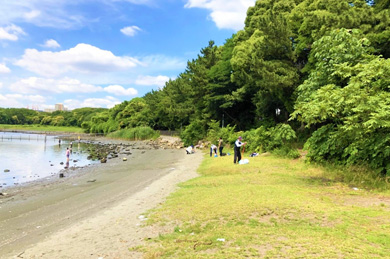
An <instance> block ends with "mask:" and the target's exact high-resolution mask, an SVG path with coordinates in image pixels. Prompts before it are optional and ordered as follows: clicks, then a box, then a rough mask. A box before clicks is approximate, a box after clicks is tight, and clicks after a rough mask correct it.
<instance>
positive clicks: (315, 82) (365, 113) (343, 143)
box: [293, 30, 390, 173]
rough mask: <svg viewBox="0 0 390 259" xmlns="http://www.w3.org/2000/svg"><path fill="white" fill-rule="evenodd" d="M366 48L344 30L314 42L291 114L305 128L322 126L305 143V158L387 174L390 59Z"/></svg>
mask: <svg viewBox="0 0 390 259" xmlns="http://www.w3.org/2000/svg"><path fill="white" fill-rule="evenodd" d="M341 44H343V45H344V46H347V47H346V48H345V47H340V45H341ZM367 44H368V43H367V40H366V39H364V38H363V39H359V38H358V34H356V33H349V32H348V31H346V30H340V31H333V32H332V33H331V34H330V35H329V36H325V37H323V38H321V39H320V40H319V41H318V42H316V43H315V44H313V51H312V54H311V55H313V56H314V58H312V59H311V60H312V61H311V62H315V65H314V66H313V67H314V68H315V69H314V70H313V71H312V73H311V74H310V76H309V78H308V80H306V81H305V82H304V84H302V85H301V86H300V87H299V96H298V102H297V104H296V110H295V112H294V113H293V116H294V117H295V118H298V119H299V120H300V121H302V122H303V123H306V124H307V125H308V126H310V125H324V126H322V127H321V128H319V129H318V130H317V131H315V132H314V134H313V135H312V137H311V138H310V139H309V140H308V142H307V144H306V148H307V149H308V151H309V153H308V158H309V159H311V160H314V161H321V160H328V161H333V162H337V163H342V164H348V165H351V164H363V165H368V166H370V167H371V168H373V169H376V170H378V171H380V172H382V173H386V172H387V173H389V172H390V171H389V169H390V166H389V165H388V163H387V161H386V160H387V158H386V157H387V156H388V155H389V154H390V153H389V149H388V148H387V147H388V145H389V139H388V138H387V136H388V135H389V133H390V116H389V111H390V101H389V98H390V92H389V86H390V61H389V60H385V59H382V58H380V57H376V56H373V55H370V54H369V48H368V47H365V46H366V45H367ZM326 52H327V53H329V54H328V57H329V58H325V57H324V56H325V55H326V54H325V53H326ZM337 53H340V54H339V55H338V54H337Z"/></svg>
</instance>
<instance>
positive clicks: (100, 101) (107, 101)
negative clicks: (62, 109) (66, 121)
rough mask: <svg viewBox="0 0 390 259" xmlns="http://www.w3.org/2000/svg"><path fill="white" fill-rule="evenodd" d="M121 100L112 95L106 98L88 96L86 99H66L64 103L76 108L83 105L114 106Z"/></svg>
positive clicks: (70, 107) (95, 106)
mask: <svg viewBox="0 0 390 259" xmlns="http://www.w3.org/2000/svg"><path fill="white" fill-rule="evenodd" d="M120 103H121V101H120V100H118V99H117V98H115V97H112V96H106V97H105V98H88V99H85V100H81V101H80V100H75V99H68V100H65V101H64V104H65V106H66V107H68V109H71V110H73V109H76V108H81V107H92V108H99V107H104V108H112V107H114V106H115V105H117V104H120Z"/></svg>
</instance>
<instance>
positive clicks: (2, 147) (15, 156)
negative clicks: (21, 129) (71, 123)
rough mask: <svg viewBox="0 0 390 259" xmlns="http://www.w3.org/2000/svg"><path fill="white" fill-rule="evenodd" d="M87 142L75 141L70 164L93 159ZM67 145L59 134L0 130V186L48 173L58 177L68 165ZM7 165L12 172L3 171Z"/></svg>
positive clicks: (4, 186)
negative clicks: (59, 140) (88, 151)
mask: <svg viewBox="0 0 390 259" xmlns="http://www.w3.org/2000/svg"><path fill="white" fill-rule="evenodd" d="M87 145H88V144H84V143H77V141H74V142H73V148H72V154H71V156H70V161H69V167H74V166H77V167H79V166H85V165H89V164H91V163H93V162H92V161H90V160H87V156H88V153H87V151H86V149H87ZM68 146H69V142H68V141H61V145H59V143H58V137H57V136H45V135H43V134H24V133H10V132H0V186H1V187H2V188H6V187H9V186H14V185H17V184H21V183H25V182H29V181H34V180H38V179H42V178H46V177H59V176H58V174H59V172H60V171H61V170H62V169H64V167H65V166H66V156H65V152H66V148H67V147H68ZM74 160H77V162H74ZM61 162H63V164H62V165H61V164H60V163H61ZM6 169H8V170H9V172H4V171H5V170H6Z"/></svg>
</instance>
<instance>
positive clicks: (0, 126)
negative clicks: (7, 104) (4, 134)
mask: <svg viewBox="0 0 390 259" xmlns="http://www.w3.org/2000/svg"><path fill="white" fill-rule="evenodd" d="M0 130H17V131H18V130H20V131H40V132H68V133H83V129H82V128H78V127H61V126H47V125H39V124H38V125H8V124H0Z"/></svg>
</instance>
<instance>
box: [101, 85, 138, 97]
mask: <svg viewBox="0 0 390 259" xmlns="http://www.w3.org/2000/svg"><path fill="white" fill-rule="evenodd" d="M104 91H106V92H107V93H110V94H115V95H121V96H123V95H125V96H135V95H137V94H138V91H137V90H136V89H134V88H127V89H125V88H124V87H123V86H120V85H109V86H107V87H105V88H104Z"/></svg>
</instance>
